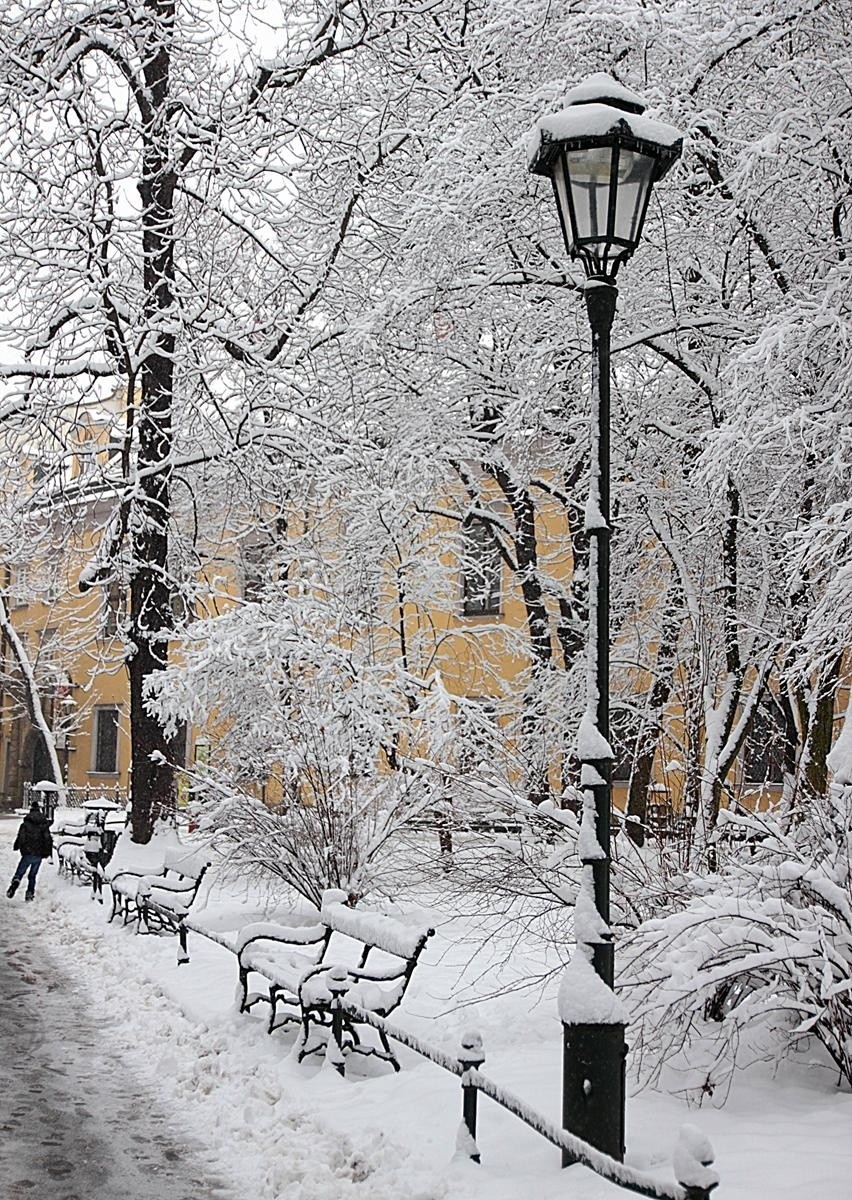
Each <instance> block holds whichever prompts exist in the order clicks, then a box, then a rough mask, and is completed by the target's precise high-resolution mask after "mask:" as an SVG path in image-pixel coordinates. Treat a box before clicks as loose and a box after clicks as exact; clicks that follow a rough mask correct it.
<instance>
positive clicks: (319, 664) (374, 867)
mask: <svg viewBox="0 0 852 1200" xmlns="http://www.w3.org/2000/svg"><path fill="white" fill-rule="evenodd" d="M331 616H332V613H331V612H330V609H329V607H328V605H327V604H325V603H323V602H322V600H321V599H318V598H317V596H315V595H314V596H310V595H306V594H305V593H304V592H302V594H301V595H293V594H292V589H289V588H288V587H287V586H280V587H271V588H270V589H268V592H267V594H266V595H265V596H264V597H263V599H262V602H260V603H256V604H247V605H244V606H243V607H241V608H239V609H235V610H234V611H232V612H230V613H228V614H226V615H225V616H222V617H218V618H215V619H213V620H208V621H200V622H197V623H196V624H194V625H192V626H191V627H190V629H189V631H188V632H187V634H186V636H185V639H184V642H183V645H182V656H183V661H182V662H181V663H180V664H179V665H175V666H173V667H171V668H170V669H169V670H168V671H165V672H162V673H160V675H159V676H157V677H156V679H155V680H154V683H153V686H152V687H151V689H150V691H149V704H150V706H151V709H152V710H153V711H154V712H156V713H157V714H158V715H159V716H160V717H161V718H162V719H163V720H164V721H165V722H166V723H167V727H168V728H170V729H174V728H175V727H176V724H177V722H179V721H188V722H192V723H194V724H196V725H200V726H202V727H204V726H207V727H211V726H212V728H213V731H214V734H215V737H214V744H213V753H212V755H211V763H210V765H209V766H207V767H205V769H204V772H203V774H196V775H195V776H193V779H192V781H193V785H194V791H195V795H196V797H197V801H196V804H197V808H198V810H199V819H200V822H201V824H202V825H203V827H204V828H205V830H206V831H208V832H210V833H211V834H214V835H217V843H218V844H219V846H220V848H221V849H222V850H223V852H224V853H225V857H226V867H225V869H226V870H230V871H231V872H233V873H236V874H238V875H239V876H240V877H246V876H252V877H255V878H257V879H259V880H265V881H266V882H267V883H274V882H275V881H276V880H278V881H281V882H282V883H285V884H287V885H289V886H290V887H292V888H294V889H295V890H296V891H297V892H299V893H300V894H301V895H303V896H305V897H306V898H307V899H308V900H310V901H311V902H313V903H318V902H319V900H320V897H321V895H322V893H323V891H325V889H326V888H329V887H336V888H342V889H343V890H344V891H345V892H347V893H348V894H349V895H350V896H351V897H352V899H353V901H356V900H357V899H358V898H359V897H361V896H363V895H364V894H366V893H367V892H368V891H369V890H370V889H371V888H372V887H374V886H375V885H376V883H377V880H378V877H379V875H380V873H381V871H382V870H383V868H384V864H385V862H386V861H387V858H388V853H389V843H390V842H391V840H392V839H393V837H394V835H395V834H396V833H397V832H398V831H399V830H400V828H401V827H402V826H404V825H405V824H406V823H408V822H410V821H411V820H412V819H413V818H415V817H416V816H418V815H419V814H420V813H421V812H423V810H424V809H425V808H428V807H430V806H431V805H432V804H433V803H434V794H435V789H436V776H435V770H434V769H433V767H432V765H431V764H432V762H433V761H435V760H436V759H437V760H438V761H440V758H441V756H442V753H443V751H442V739H443V737H444V736H445V731H446V728H447V721H446V713H447V707H448V702H447V699H446V696H445V694H444V693H443V690H442V689H441V687H440V681H439V680H437V679H434V678H433V679H432V680H429V681H423V680H418V679H416V678H414V677H413V676H412V675H411V674H409V673H408V672H406V671H404V670H403V669H402V667H401V666H400V665H399V664H398V663H396V662H394V661H390V662H387V661H382V659H381V657H380V656H379V655H378V654H377V652H376V649H375V641H374V639H373V638H372V637H370V636H369V635H368V632H365V630H363V629H361V628H360V627H359V625H358V622H357V621H356V620H354V619H353V620H352V621H351V623H349V624H348V626H346V628H342V627H341V621H340V615H339V613H338V614H337V620H336V623H335V624H332V621H331ZM264 788H266V793H265V794H264V793H263V789H264Z"/></svg>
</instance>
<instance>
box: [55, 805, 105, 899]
mask: <svg viewBox="0 0 852 1200" xmlns="http://www.w3.org/2000/svg"><path fill="white" fill-rule="evenodd" d="M51 836H52V837H53V850H54V853H55V854H56V863H57V867H56V869H57V871H58V872H59V874H60V875H65V876H66V877H68V878H75V879H80V880H85V881H86V882H87V883H88V882H92V887H93V892H94V891H95V890H96V889H95V886H94V881H95V877H96V873H97V866H96V865H95V864H94V860H93V859H92V858H89V857H88V856H89V855H97V854H99V853H100V850H101V831H100V829H98V828H97V826H95V825H84V824H81V823H80V822H74V821H69V822H66V823H63V824H62V825H59V826H58V827H55V828H53V829H51Z"/></svg>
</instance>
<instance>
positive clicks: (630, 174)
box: [529, 73, 683, 1165]
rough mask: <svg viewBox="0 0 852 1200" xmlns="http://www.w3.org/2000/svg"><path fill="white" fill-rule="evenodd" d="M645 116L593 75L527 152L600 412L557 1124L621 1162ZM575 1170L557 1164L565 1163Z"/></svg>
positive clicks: (652, 156) (665, 143) (677, 140)
mask: <svg viewBox="0 0 852 1200" xmlns="http://www.w3.org/2000/svg"><path fill="white" fill-rule="evenodd" d="M645 108H646V105H645V101H644V100H643V99H642V97H641V96H639V95H637V94H636V93H635V92H633V91H631V90H630V89H629V88H626V87H624V86H623V85H622V84H620V83H618V82H616V80H614V79H612V78H611V77H610V76H609V75H605V74H603V73H598V74H595V75H590V76H589V77H588V78H587V79H585V80H584V81H583V82H582V83H580V84H579V85H578V86H577V87H575V88H572V89H571V91H569V92H568V95H567V96H566V98H565V108H564V109H563V110H562V111H561V112H558V113H553V114H551V115H550V116H546V117H542V118H541V119H540V120H539V121H538V122H537V123H536V126H535V128H534V129H533V131H532V134H531V137H530V142H529V150H530V156H529V167H530V170H531V171H532V172H533V173H534V174H536V175H545V176H547V177H548V178H549V179H550V180H551V182H552V183H553V190H554V193H555V196H556V205H557V208H558V211H559V220H560V222H561V224H562V234H563V237H564V239H565V245H566V247H567V249H568V252H569V254H570V255H571V256H572V258H579V259H580V261H581V262H582V264H583V268H584V270H585V273H586V282H585V286H584V288H583V294H584V297H585V301H586V309H587V312H588V315H589V323H590V325H591V330H592V353H593V358H592V363H593V396H594V401H595V402H596V412H595V415H594V417H593V420H592V452H591V463H590V481H589V499H588V502H587V504H586V532H587V533H588V535H589V633H588V642H587V661H588V673H587V684H586V711H585V714H584V717H583V720H582V722H581V725H580V736H579V746H578V751H579V758H580V761H581V763H582V775H581V786H582V788H583V795H584V808H583V821H582V824H581V834H580V846H579V852H580V858H581V862H582V865H583V871H582V875H583V889H585V891H581V897H580V900H579V901H578V909H577V916H576V918H575V927H576V929H577V949H576V951H575V954H574V961H573V962H572V965H571V967H569V972H570V975H571V978H570V980H568V979H567V978H566V981H563V987H562V989H560V994H561V1000H560V1012H561V1016H562V1021H563V1033H564V1038H563V1045H564V1051H563V1093H562V1123H563V1126H564V1128H566V1129H569V1130H570V1131H571V1132H572V1133H574V1134H576V1135H577V1136H579V1137H582V1138H583V1139H584V1140H585V1141H587V1142H591V1144H592V1145H594V1146H596V1147H597V1148H598V1149H600V1150H603V1151H604V1152H605V1153H607V1154H609V1155H611V1156H612V1157H613V1158H617V1159H619V1160H620V1159H623V1158H624V1060H625V1056H626V1051H627V1048H626V1046H625V1044H624V1022H623V1017H622V1016H621V1013H620V1010H619V1006H618V1004H617V1001H616V999H615V996H614V994H613V992H612V988H613V979H614V964H615V956H614V947H613V940H612V932H611V930H610V926H609V917H610V914H609V874H610V865H609V864H610V811H611V807H612V784H611V759H612V751H611V750H610V747H609V542H610V524H609V522H610V505H609V408H610V398H609V386H610V331H611V329H612V321H613V317H614V315H615V302H616V298H617V296H618V289H617V287H616V286H615V276H616V274H617V272H618V268H619V267H620V266H621V264H622V262H624V261H625V260H626V259H628V258H629V257H630V256H631V254H633V252H634V250H635V249H636V247H637V245H638V244H639V238H640V236H641V233H642V226H643V224H644V221H645V214H646V212H647V211H648V201H649V200H650V197H651V189H652V188H653V185H654V184H655V183H657V182H658V180H660V179H662V178H663V176H664V175H665V174H666V172H667V171H668V170H669V169H670V167H672V166H673V164H674V163H675V162H676V160H677V158H678V157H679V155H680V153H681V149H682V145H683V143H682V138H681V135H680V133H679V132H678V131H677V130H676V129H675V128H673V126H671V125H664V124H662V123H661V122H659V121H652V120H650V119H649V118H647V117H645V116H643V113H644V111H645ZM590 893H593V896H594V905H593V906H592V904H591V894H590ZM584 899H585V900H586V901H587V903H585V904H584V903H583V901H584ZM590 913H591V919H590ZM589 962H591V965H592V966H593V967H594V971H593V972H592V971H591V970H588V964H589ZM572 968H573V970H572ZM566 975H567V973H566ZM566 984H567V986H566ZM572 1161H574V1160H573V1159H572V1158H571V1157H570V1156H569V1155H563V1165H567V1164H568V1163H570V1162H572Z"/></svg>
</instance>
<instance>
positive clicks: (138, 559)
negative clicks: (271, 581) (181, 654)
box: [128, 0, 176, 842]
mask: <svg viewBox="0 0 852 1200" xmlns="http://www.w3.org/2000/svg"><path fill="white" fill-rule="evenodd" d="M144 19H145V21H146V30H145V32H146V35H147V38H146V41H147V44H146V45H145V47H144V49H143V56H144V60H143V68H142V69H143V76H144V83H145V109H144V110H143V112H142V114H141V115H142V130H143V133H142V136H143V152H142V178H141V180H140V183H139V193H140V198H141V201H142V249H143V255H144V266H143V271H144V317H145V327H146V329H147V331H148V347H149V348H148V353H147V356H146V358H145V359H144V361H143V364H142V370H141V377H140V392H141V394H140V397H139V413H138V422H137V438H138V443H137V463H138V481H137V485H136V496H135V511H134V514H133V518H132V550H133V573H132V577H131V583H130V628H131V637H132V641H133V649H132V653H131V656H130V659H129V662H128V672H129V676H130V728H131V744H132V748H131V786H132V828H133V840H134V841H136V842H147V841H149V840H150V838H151V833H152V831H153V824H154V820H155V818H156V817H157V816H158V815H160V814H161V813H162V812H163V811H164V810H168V809H170V808H172V807H173V806H174V802H175V798H174V769H173V767H172V765H171V763H170V761H169V744H168V741H167V739H166V737H165V735H164V733H163V730H162V727H161V726H160V724H159V722H158V721H157V720H156V719H155V718H154V717H152V716H150V715H149V714H148V713H147V712H146V711H145V707H144V691H145V684H146V681H147V680H148V679H149V678H150V677H151V675H152V674H153V672H155V671H158V670H161V669H162V668H163V667H165V666H166V665H167V663H168V638H169V630H170V628H171V616H172V614H171V587H170V584H169V577H168V550H169V534H168V522H169V515H170V483H171V471H172V403H173V398H174V378H175V374H174V373H175V362H174V356H175V334H174V322H175V319H176V313H175V297H174V193H175V174H174V170H173V167H172V160H171V153H170V145H169V128H168V116H167V106H168V99H169V69H170V47H171V37H172V33H173V25H174V3H173V2H172V0H146V3H145V18H144Z"/></svg>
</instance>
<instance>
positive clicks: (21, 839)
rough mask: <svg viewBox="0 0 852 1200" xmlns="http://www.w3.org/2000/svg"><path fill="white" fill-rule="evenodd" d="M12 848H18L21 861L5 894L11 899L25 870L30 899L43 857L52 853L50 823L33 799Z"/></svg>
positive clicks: (30, 898) (28, 897)
mask: <svg viewBox="0 0 852 1200" xmlns="http://www.w3.org/2000/svg"><path fill="white" fill-rule="evenodd" d="M12 849H13V850H20V852H21V861H20V862H19V863H18V866H17V868H16V869H15V874H14V875H13V876H12V882H11V883H10V884H9V890H8V891H7V892H6V895H7V896H8V897H9V899H10V900H11V899H12V897H13V896H14V894H15V892H16V891H17V890H18V884H19V883H20V882H21V880H22V879H23V877H24V874H25V872H26V871H29V873H30V874H29V879H28V880H27V894H26V896H25V899H26V900H32V899H33V897H34V896H35V885H36V875H38V869H39V867H40V866H41V860H42V859H43V858H50V856H51V854H52V853H53V838H52V837H51V836H50V825H49V822H48V820H47V818H46V817H44V816H43V815H42V811H41V809H40V808H39V806H38V804H37V803H36V801H35V800H34V801H33V803H32V805H31V807H30V811H29V812H28V813H27V815H26V816H25V817H24V819H23V821H21V827H20V829H19V830H18V836H17V837H16V838H15V845H14V846H13V847H12Z"/></svg>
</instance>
